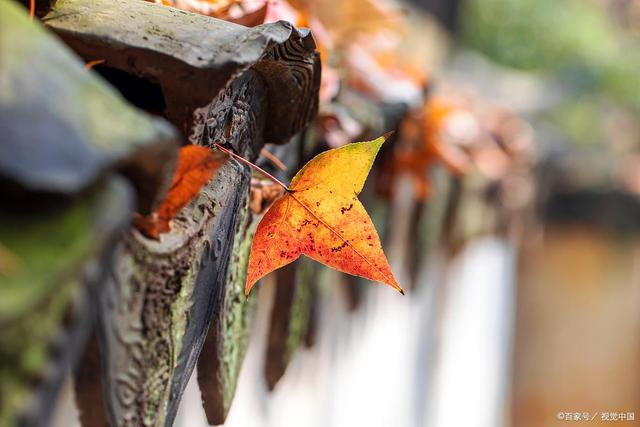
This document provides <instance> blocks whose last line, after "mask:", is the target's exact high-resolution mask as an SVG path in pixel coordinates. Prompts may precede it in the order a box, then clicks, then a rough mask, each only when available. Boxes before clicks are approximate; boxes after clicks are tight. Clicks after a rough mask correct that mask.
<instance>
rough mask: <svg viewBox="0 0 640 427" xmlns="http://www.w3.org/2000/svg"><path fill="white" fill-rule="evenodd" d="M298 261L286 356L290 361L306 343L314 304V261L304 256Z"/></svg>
mask: <svg viewBox="0 0 640 427" xmlns="http://www.w3.org/2000/svg"><path fill="white" fill-rule="evenodd" d="M297 262H298V266H297V270H296V284H295V293H294V296H293V302H292V304H291V318H290V321H289V334H288V335H287V354H286V357H287V360H288V361H289V360H291V358H292V357H293V353H294V352H295V351H296V349H297V348H298V347H300V346H301V345H302V344H303V343H304V340H305V338H306V336H307V330H308V328H309V320H310V318H311V317H310V316H311V304H313V291H312V288H311V287H312V286H314V285H315V283H314V281H313V277H314V270H315V266H314V264H313V263H314V261H312V260H311V259H309V258H306V257H302V258H300V259H299V260H298V261H297Z"/></svg>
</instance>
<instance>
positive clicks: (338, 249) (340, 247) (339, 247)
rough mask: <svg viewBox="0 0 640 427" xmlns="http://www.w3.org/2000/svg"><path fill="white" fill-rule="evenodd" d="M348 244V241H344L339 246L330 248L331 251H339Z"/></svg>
mask: <svg viewBox="0 0 640 427" xmlns="http://www.w3.org/2000/svg"><path fill="white" fill-rule="evenodd" d="M347 245H348V242H347V241H345V242H344V243H342V244H341V245H340V246H336V247H335V248H331V252H340V251H341V250H343V249H344V248H346V247H347Z"/></svg>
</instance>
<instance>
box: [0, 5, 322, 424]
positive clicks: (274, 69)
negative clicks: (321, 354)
mask: <svg viewBox="0 0 640 427" xmlns="http://www.w3.org/2000/svg"><path fill="white" fill-rule="evenodd" d="M51 3H53V2H51ZM39 6H42V8H39V9H38V15H39V16H40V17H41V20H42V22H43V23H44V24H45V26H46V27H48V29H49V30H51V31H53V32H55V33H57V34H58V35H59V36H60V37H61V38H62V40H63V41H64V42H65V43H66V44H67V45H68V46H69V47H71V48H72V49H73V50H74V51H75V52H76V53H77V54H78V55H79V56H80V57H81V58H82V59H84V61H86V62H89V61H93V60H100V65H98V66H96V67H95V71H97V72H98V73H99V74H100V75H102V77H103V78H105V79H106V80H107V81H109V82H110V83H111V84H112V85H113V86H115V88H116V89H118V90H119V91H120V93H121V95H123V96H124V98H126V100H128V101H129V102H131V103H133V104H134V105H136V106H137V107H139V108H141V109H143V110H147V111H148V112H150V113H152V114H154V115H161V116H164V117H165V118H166V119H168V120H169V121H170V122H172V123H173V125H175V127H176V128H177V129H178V130H179V132H180V133H181V134H182V136H183V137H182V139H183V140H184V141H188V142H190V143H194V144H200V145H205V146H212V145H213V144H214V143H220V144H225V145H227V146H229V147H232V148H233V149H234V150H235V151H236V152H238V153H240V154H242V155H243V156H245V157H246V158H251V159H255V158H256V157H257V154H258V152H259V151H260V149H261V148H262V146H263V145H264V143H265V142H268V143H275V144H279V143H285V142H288V140H289V139H290V138H291V137H292V136H293V135H295V134H296V133H297V132H298V131H299V130H301V129H302V128H303V127H304V126H305V125H306V124H307V123H308V121H309V120H310V119H312V118H313V117H314V115H315V113H316V111H317V103H318V89H319V77H320V65H319V60H318V56H317V53H316V52H315V44H314V41H313V39H312V37H311V35H310V34H309V33H308V32H305V31H299V30H297V29H295V28H293V27H292V26H291V25H290V24H288V23H285V22H278V23H275V24H267V25H263V26H260V27H257V28H253V29H248V28H245V27H241V26H238V25H235V24H230V23H227V22H224V21H218V20H215V19H211V18H208V17H204V16H200V15H195V14H190V13H185V12H182V11H178V10H175V9H171V8H164V7H160V6H158V5H153V4H150V3H146V2H142V1H75V0H71V1H64V0H60V1H58V2H55V3H53V4H50V3H47V5H41V4H40V3H39ZM0 7H1V8H2V13H0V15H1V16H2V18H1V19H2V21H3V22H2V26H1V27H2V28H0V32H1V33H2V36H3V37H2V41H1V42H0V43H1V44H2V51H0V55H2V56H3V58H6V59H7V61H4V60H3V61H1V62H0V69H1V70H2V72H1V73H0V86H1V87H2V88H3V91H2V96H0V101H1V104H0V106H1V107H2V114H1V115H0V126H1V127H2V131H3V134H4V136H5V137H7V138H8V140H7V141H6V142H3V143H2V144H1V145H0V147H1V148H2V157H3V160H6V161H3V162H2V171H1V173H2V184H3V185H2V193H3V197H4V196H5V195H6V196H7V197H11V198H12V200H15V202H14V203H13V205H12V207H13V206H15V207H16V210H18V211H23V210H25V209H26V210H29V212H32V213H33V215H31V214H29V215H27V216H24V215H23V216H22V217H20V218H16V217H15V215H12V214H11V213H10V212H9V213H7V214H6V215H5V213H3V220H2V229H3V230H4V232H3V233H2V238H1V239H0V240H2V242H6V244H7V245H8V246H9V247H10V248H11V249H13V248H14V245H13V243H14V242H12V241H11V239H12V236H13V237H15V238H16V239H17V238H20V239H25V240H27V241H32V244H34V245H35V244H36V242H38V243H42V240H41V238H39V236H38V234H37V233H38V230H40V229H41V230H42V231H47V230H49V229H51V230H53V231H55V232H53V235H50V236H51V238H49V237H47V239H45V243H50V244H51V245H43V246H44V247H43V248H40V249H39V250H40V251H42V257H46V258H47V259H49V258H52V257H55V256H54V255H53V254H54V251H61V252H60V257H59V258H60V265H46V266H44V267H42V268H45V267H46V269H56V268H57V269H58V270H59V272H56V271H49V270H43V271H42V272H41V271H39V270H38V271H35V270H31V271H29V270H28V269H27V268H26V267H30V266H29V265H25V266H23V265H20V264H18V265H17V266H16V267H15V270H16V271H15V273H14V272H12V271H8V272H7V277H8V280H7V283H8V285H7V286H4V285H3V288H2V290H0V292H2V293H3V294H4V295H6V298H3V300H4V301H15V307H14V309H13V310H8V309H7V310H4V309H3V310H1V311H2V314H1V316H2V317H0V323H2V324H3V325H4V328H3V331H2V332H1V333H0V341H1V342H3V346H2V348H3V350H0V358H2V366H3V367H5V366H6V367H8V368H10V367H12V366H19V365H20V363H21V361H23V360H26V359H28V358H29V357H30V356H29V355H32V357H33V358H35V360H38V361H39V362H38V363H37V364H36V365H35V366H28V367H25V369H24V372H22V371H20V370H19V369H15V368H12V369H11V370H12V372H9V371H6V372H5V371H4V368H3V374H2V375H3V384H4V385H3V392H2V393H1V394H2V397H1V398H0V413H1V417H0V420H1V421H2V422H1V423H0V424H2V425H4V424H5V422H6V423H12V422H13V421H15V420H16V419H17V418H19V419H20V420H21V423H22V424H24V425H45V424H46V423H47V419H48V416H49V414H50V412H51V408H52V406H53V404H54V402H55V399H54V397H55V394H56V390H57V389H58V388H59V386H60V383H61V381H62V378H63V375H64V373H65V371H66V369H68V367H69V366H70V365H71V364H72V363H74V361H75V360H77V359H78V356H79V355H80V354H81V353H82V348H83V345H84V344H83V343H84V342H85V337H86V335H87V333H88V331H89V329H90V325H91V321H90V319H91V317H92V316H95V319H96V321H97V322H96V323H95V328H94V331H95V338H92V339H91V340H90V341H89V345H88V346H87V347H86V350H85V351H84V355H83V356H82V360H81V363H80V365H79V369H78V370H77V373H76V381H75V384H76V391H77V393H76V396H77V403H78V406H79V409H80V412H81V420H82V423H83V424H84V425H87V426H89V425H91V426H95V425H132V426H139V425H154V426H159V425H171V423H172V420H173V418H174V416H175V413H176V410H177V407H178V404H179V402H180V397H181V395H182V392H183V390H184V387H185V386H186V383H187V380H188V379H189V377H190V375H191V373H192V371H193V368H194V366H195V364H196V362H197V361H198V358H199V356H200V354H201V350H202V348H203V346H204V352H203V353H202V357H200V362H199V365H200V368H199V371H200V378H199V380H200V385H201V389H202V392H203V398H204V405H205V408H206V412H207V414H208V417H209V419H210V421H211V422H213V423H221V422H223V421H224V418H225V416H226V413H227V411H228V409H229V406H230V403H231V399H232V397H233V394H234V388H235V382H236V377H237V375H238V371H239V368H240V364H241V361H242V358H243V355H244V352H245V349H246V345H247V338H248V330H249V324H250V316H251V311H252V309H251V307H252V302H251V300H249V302H245V301H244V295H243V284H244V275H245V271H246V267H245V265H246V260H247V257H248V251H249V248H250V242H251V239H252V233H253V229H254V228H255V227H254V226H255V221H254V220H253V215H252V214H251V212H250V211H249V210H248V202H249V200H248V195H249V181H250V173H249V171H248V170H247V168H246V167H245V166H242V165H240V164H239V163H237V162H235V161H230V162H228V163H227V164H226V165H225V166H224V167H223V168H222V170H221V171H220V172H219V174H218V175H217V177H216V178H215V179H214V180H213V181H212V182H211V183H209V184H208V185H207V186H206V188H204V189H203V191H202V192H201V194H200V195H199V196H198V197H197V198H196V200H194V201H192V203H190V204H189V205H188V206H187V207H186V208H185V209H184V210H183V211H182V212H181V213H180V214H179V216H178V217H177V218H176V219H175V220H174V227H173V229H172V231H171V232H170V233H169V234H167V235H165V236H163V238H162V240H161V241H160V242H157V241H153V240H150V239H147V238H145V237H144V236H142V235H141V234H140V233H138V232H137V231H136V230H133V229H129V230H124V231H123V227H126V224H127V223H128V221H129V218H130V215H131V210H132V209H133V208H134V207H136V206H137V208H136V209H137V210H138V211H139V212H142V213H145V212H149V211H150V210H151V209H152V208H153V206H155V204H156V201H157V199H158V197H159V196H160V195H161V194H162V192H163V190H165V189H166V188H167V186H168V184H169V181H170V179H171V173H172V170H173V162H174V161H175V152H176V151H175V147H176V146H177V142H178V140H179V139H180V138H179V133H178V132H175V131H174V130H173V129H172V127H171V126H169V125H168V124H167V123H166V122H164V121H163V120H161V119H159V118H153V117H152V116H149V115H147V114H145V113H143V112H141V111H139V110H136V109H134V108H131V107H130V106H129V105H128V104H127V103H126V102H124V99H123V98H122V97H120V96H118V95H117V94H116V93H115V91H114V90H113V89H112V88H109V87H108V85H107V84H105V83H104V82H103V81H101V79H100V78H98V77H97V75H96V73H94V72H88V71H86V70H84V69H83V65H82V62H81V61H80V60H79V59H78V58H76V57H74V55H72V54H71V53H70V52H68V50H67V49H66V48H65V47H64V46H63V45H62V44H61V43H59V41H56V40H55V39H54V37H52V36H51V35H50V34H47V33H46V31H45V30H43V29H42V28H41V26H40V25H38V24H35V23H29V22H28V18H27V16H26V12H25V11H24V10H19V7H18V6H16V5H15V4H14V3H12V2H10V3H5V2H3V4H1V5H0ZM31 94H32V97H31V98H30V97H29V96H30V95H31ZM25 95H26V96H25ZM27 123H29V124H27ZM34 123H36V124H37V125H36V126H34V125H33V124H34ZM65 156H67V157H65ZM68 156H71V157H68ZM56 158H59V159H60V162H61V163H60V164H56V163H55V162H52V159H54V160H55V159H56ZM16 165H17V166H16ZM61 174H62V175H61ZM65 174H66V175H65ZM61 176H62V178H61ZM120 176H124V177H126V178H128V179H127V180H123V179H122V178H120ZM5 184H6V185H5ZM132 184H133V185H132ZM132 189H135V192H134V191H131V190H132ZM89 190H90V191H89ZM39 194H43V195H46V196H47V197H46V198H44V197H43V198H42V199H40V200H41V202H40V203H39V204H38V206H33V207H32V206H27V205H26V203H27V202H28V201H30V200H32V199H34V198H35V197H37V196H38V195H39ZM49 196H50V197H49ZM50 199H51V202H50ZM58 199H60V201H59V200H58ZM7 200H8V199H7ZM58 204H61V205H63V206H64V208H63V209H62V211H61V212H58V211H60V209H59V208H58ZM3 207H4V206H3ZM49 210H52V211H56V212H55V215H54V213H51V214H49ZM3 211H4V209H3ZM67 211H68V212H67ZM56 215H57V216H56ZM83 215H84V216H83ZM58 216H59V218H58ZM78 216H81V217H78ZM67 220H68V221H72V220H73V221H76V220H77V221H80V220H82V221H83V223H86V226H82V227H81V226H79V225H75V226H74V225H73V224H67ZM94 223H95V225H92V224H94ZM67 225H68V227H67ZM18 226H21V227H22V228H23V229H24V230H25V231H24V232H21V233H22V234H20V236H14V235H13V234H12V228H15V227H18ZM83 227H84V228H83ZM32 228H33V230H34V233H36V234H35V235H33V236H31V234H29V230H30V229H32ZM65 233H68V235H67V234H65ZM57 235H59V236H58V237H60V240H59V241H57V240H54V239H53V237H56V236H57ZM88 237H90V239H87V238H88ZM74 239H75V240H74ZM76 240H77V241H78V243H77V245H75V246H74V243H73V242H74V241H76ZM63 242H65V243H67V244H68V245H69V246H70V247H71V249H73V251H71V249H70V250H69V254H68V256H69V258H67V257H66V255H65V253H66V251H65V250H63V249H62V247H61V245H63ZM25 250H26V249H25ZM14 255H15V256H16V258H18V259H19V260H22V259H29V258H31V255H32V254H26V253H25V254H23V253H15V254H14ZM72 266H73V269H72V270H71V268H72ZM35 267H38V266H35ZM71 271H74V272H77V273H74V274H70V273H71ZM83 271H88V273H83ZM45 273H46V274H45ZM89 273H90V274H89ZM35 274H37V277H34V275H35ZM23 276H24V277H23ZM36 278H37V279H38V281H37V282H35V281H34V280H35V279H36ZM30 280H31V281H32V283H31V284H29V285H28V286H27V285H26V282H28V281H30ZM21 287H24V289H23V288H21ZM62 289H65V291H64V292H62V291H61V290H62ZM66 289H69V291H66ZM54 290H55V291H54ZM51 292H57V293H58V294H59V296H58V297H56V298H52V297H51ZM67 293H73V294H74V295H76V294H78V295H76V297H74V298H71V296H67ZM37 295H41V297H37V298H36V296H37ZM89 295H90V296H89ZM38 301H41V303H39V302H38ZM34 304H35V305H34ZM38 305H40V306H41V310H42V313H43V315H44V316H47V314H46V313H50V312H51V314H50V316H53V317H51V318H50V319H49V320H48V321H46V320H45V318H44V317H43V318H42V319H40V320H35V319H33V317H32V316H30V315H29V310H31V308H32V307H35V306H38ZM74 307H75V308H74ZM65 313H66V314H65ZM65 316H66V317H65ZM34 321H35V322H36V323H35V324H34V323H33V322H34ZM42 323H48V324H47V325H46V327H45V326H44V325H42ZM210 324H211V328H210V327H209V326H210ZM30 328H42V330H43V333H41V334H39V335H35V334H34V335H30V336H32V337H33V338H32V339H30V340H27V341H23V342H22V344H20V345H18V342H19V341H20V339H21V336H22V335H23V334H25V333H26V331H27V330H28V329H30ZM60 337H65V338H60ZM52 340H53V341H52ZM50 342H56V346H55V349H59V350H55V349H53V350H55V351H53V352H51V350H52V349H51V348H50V344H48V343H50ZM34 363H35V362H34ZM5 379H6V381H5ZM4 387H6V389H4ZM7 396H11V397H7ZM102 408H106V411H104V410H102Z"/></svg>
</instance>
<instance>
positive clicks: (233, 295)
mask: <svg viewBox="0 0 640 427" xmlns="http://www.w3.org/2000/svg"><path fill="white" fill-rule="evenodd" d="M247 204H248V200H247V201H246V203H245V207H244V208H243V209H242V211H241V212H240V213H239V215H240V218H239V220H238V229H237V230H236V233H235V236H234V243H233V253H232V257H231V262H230V264H229V270H228V273H227V281H226V286H225V296H224V307H223V312H222V313H223V315H222V342H221V352H220V354H221V361H220V362H221V363H220V364H221V367H222V372H221V374H222V378H221V379H222V385H223V406H224V411H225V412H227V411H228V410H229V408H230V407H231V402H232V401H233V396H234V394H235V390H236V385H237V381H238V375H239V374H240V368H241V366H242V361H243V360H244V355H245V353H246V351H247V347H248V345H249V336H250V333H251V320H252V313H253V307H254V303H255V298H250V299H249V300H245V296H244V285H245V281H246V278H247V265H248V263H249V253H250V252H251V243H252V242H253V235H254V233H255V229H256V227H257V224H258V221H257V218H255V217H254V216H253V215H252V214H251V212H250V211H249V209H248V205H247Z"/></svg>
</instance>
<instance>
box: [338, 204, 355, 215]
mask: <svg viewBox="0 0 640 427" xmlns="http://www.w3.org/2000/svg"><path fill="white" fill-rule="evenodd" d="M352 208H353V203H351V204H350V205H349V207H346V208H340V212H341V213H342V215H344V213H345V212H346V211H350V210H351V209H352Z"/></svg>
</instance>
